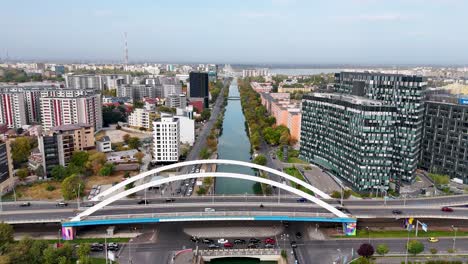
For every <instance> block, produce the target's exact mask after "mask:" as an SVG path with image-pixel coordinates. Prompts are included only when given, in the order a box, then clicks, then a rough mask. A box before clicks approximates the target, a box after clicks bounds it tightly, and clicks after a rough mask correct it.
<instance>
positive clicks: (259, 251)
mask: <svg viewBox="0 0 468 264" xmlns="http://www.w3.org/2000/svg"><path fill="white" fill-rule="evenodd" d="M198 252H199V255H201V256H207V257H212V256H252V255H280V254H281V250H279V249H276V248H236V249H203V250H199V251H198Z"/></svg>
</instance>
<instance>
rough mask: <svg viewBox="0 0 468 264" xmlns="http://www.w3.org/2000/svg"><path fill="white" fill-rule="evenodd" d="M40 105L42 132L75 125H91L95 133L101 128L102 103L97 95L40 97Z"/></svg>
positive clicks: (74, 94) (61, 94) (65, 94)
mask: <svg viewBox="0 0 468 264" xmlns="http://www.w3.org/2000/svg"><path fill="white" fill-rule="evenodd" d="M40 104H41V118H42V127H43V129H44V130H49V129H51V128H52V127H55V126H61V125H70V124H76V123H84V124H89V125H92V126H93V127H94V129H95V131H99V130H101V128H102V108H101V105H102V102H101V95H100V94H99V93H91V92H90V93H87V94H85V95H79V94H78V93H60V94H56V95H55V96H54V95H52V96H48V97H41V99H40Z"/></svg>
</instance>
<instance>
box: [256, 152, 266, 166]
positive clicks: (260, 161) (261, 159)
mask: <svg viewBox="0 0 468 264" xmlns="http://www.w3.org/2000/svg"><path fill="white" fill-rule="evenodd" d="M253 163H255V164H258V165H262V166H264V165H266V164H267V158H266V157H265V155H262V154H258V155H257V156H256V157H255V159H254V160H253Z"/></svg>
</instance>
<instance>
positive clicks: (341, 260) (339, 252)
mask: <svg viewBox="0 0 468 264" xmlns="http://www.w3.org/2000/svg"><path fill="white" fill-rule="evenodd" d="M336 251H338V254H340V264H343V254H341V249H339V248H337V249H336Z"/></svg>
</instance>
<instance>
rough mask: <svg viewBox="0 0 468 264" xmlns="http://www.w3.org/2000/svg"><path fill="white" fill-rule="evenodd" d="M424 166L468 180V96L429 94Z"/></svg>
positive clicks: (424, 167) (422, 159)
mask: <svg viewBox="0 0 468 264" xmlns="http://www.w3.org/2000/svg"><path fill="white" fill-rule="evenodd" d="M420 166H421V167H422V168H423V169H425V170H427V171H429V172H434V173H439V174H446V175H449V176H450V177H451V178H459V179H461V180H463V182H464V183H465V184H468V96H464V97H463V96H457V95H451V94H433V95H428V96H427V98H426V102H425V113H424V133H423V140H422V145H421V163H420Z"/></svg>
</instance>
